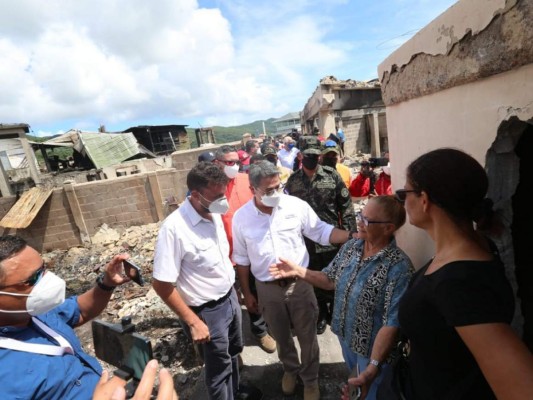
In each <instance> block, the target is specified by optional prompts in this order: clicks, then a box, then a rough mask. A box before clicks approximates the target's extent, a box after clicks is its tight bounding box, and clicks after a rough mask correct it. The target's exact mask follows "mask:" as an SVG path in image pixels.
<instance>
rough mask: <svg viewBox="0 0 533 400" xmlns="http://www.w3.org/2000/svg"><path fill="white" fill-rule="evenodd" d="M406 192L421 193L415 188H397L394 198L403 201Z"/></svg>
mask: <svg viewBox="0 0 533 400" xmlns="http://www.w3.org/2000/svg"><path fill="white" fill-rule="evenodd" d="M407 193H416V194H420V193H422V192H421V191H420V190H415V189H399V190H397V191H396V192H395V196H394V197H395V198H396V200H398V201H399V202H400V203H405V199H407Z"/></svg>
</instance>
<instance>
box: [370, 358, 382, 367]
mask: <svg viewBox="0 0 533 400" xmlns="http://www.w3.org/2000/svg"><path fill="white" fill-rule="evenodd" d="M369 364H372V365H373V366H374V367H376V368H377V369H379V367H380V366H381V363H380V362H379V361H378V360H374V359H371V360H370V362H369Z"/></svg>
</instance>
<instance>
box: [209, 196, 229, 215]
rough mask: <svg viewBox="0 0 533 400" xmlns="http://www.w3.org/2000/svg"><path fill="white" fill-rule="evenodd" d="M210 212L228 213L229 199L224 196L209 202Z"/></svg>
mask: <svg viewBox="0 0 533 400" xmlns="http://www.w3.org/2000/svg"><path fill="white" fill-rule="evenodd" d="M208 210H209V212H210V213H213V214H226V213H227V212H228V210H229V203H228V199H226V198H225V197H222V198H220V199H217V200H215V201H213V202H212V203H211V204H209V208H208Z"/></svg>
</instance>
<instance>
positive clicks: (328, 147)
mask: <svg viewBox="0 0 533 400" xmlns="http://www.w3.org/2000/svg"><path fill="white" fill-rule="evenodd" d="M331 151H334V152H335V153H337V154H340V152H339V148H338V147H337V143H335V141H333V140H326V142H325V143H324V150H322V154H326V153H329V152H331Z"/></svg>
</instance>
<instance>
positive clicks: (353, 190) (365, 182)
mask: <svg viewBox="0 0 533 400" xmlns="http://www.w3.org/2000/svg"><path fill="white" fill-rule="evenodd" d="M349 190H350V195H351V196H353V197H365V196H368V195H369V194H370V178H367V177H365V176H363V174H361V173H359V174H357V176H356V177H355V178H354V180H353V181H352V183H351V184H350V187H349Z"/></svg>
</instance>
